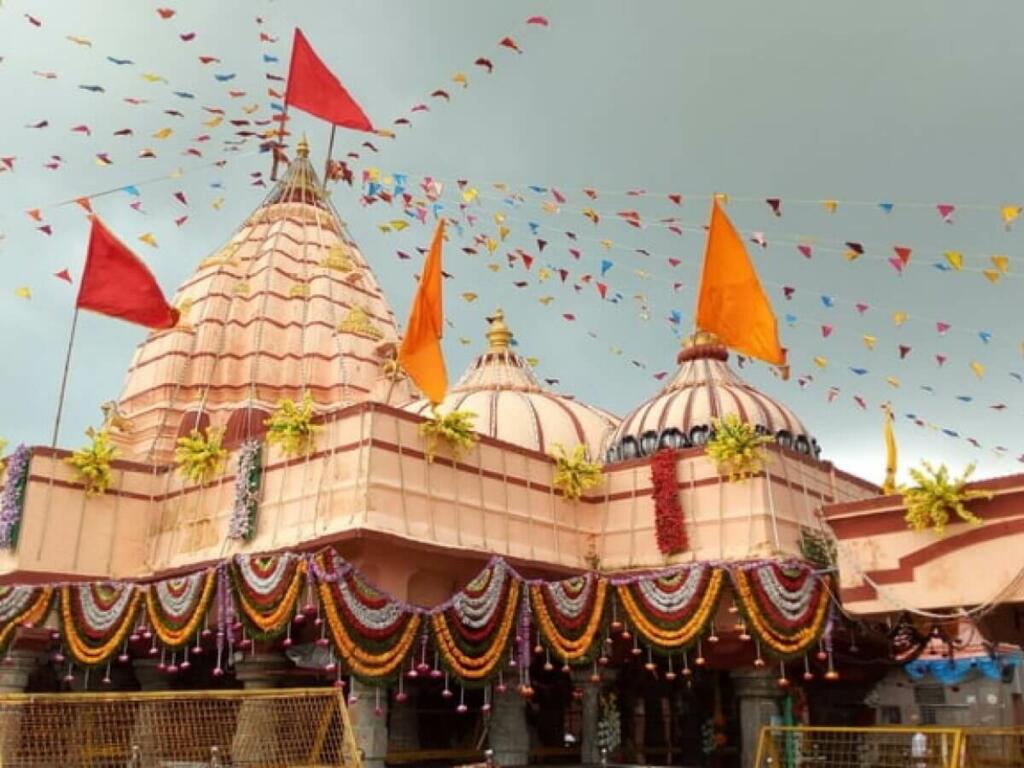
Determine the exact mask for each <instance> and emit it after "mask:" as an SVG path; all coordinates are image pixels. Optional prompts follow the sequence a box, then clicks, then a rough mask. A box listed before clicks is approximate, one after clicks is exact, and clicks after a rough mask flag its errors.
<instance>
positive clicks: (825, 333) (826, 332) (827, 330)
mask: <svg viewBox="0 0 1024 768" xmlns="http://www.w3.org/2000/svg"><path fill="white" fill-rule="evenodd" d="M821 335H822V337H823V338H826V339H827V338H828V337H829V336H831V335H832V326H831V325H823V326H821Z"/></svg>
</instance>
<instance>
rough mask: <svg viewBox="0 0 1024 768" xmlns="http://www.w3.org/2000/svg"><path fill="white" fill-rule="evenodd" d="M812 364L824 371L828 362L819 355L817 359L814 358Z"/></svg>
mask: <svg viewBox="0 0 1024 768" xmlns="http://www.w3.org/2000/svg"><path fill="white" fill-rule="evenodd" d="M814 364H815V365H816V366H818V367H819V368H821V369H823V370H824V368H825V366H827V365H828V360H826V359H825V358H824V357H821V356H820V355H819V356H818V357H816V358H814Z"/></svg>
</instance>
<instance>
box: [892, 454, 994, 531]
mask: <svg viewBox="0 0 1024 768" xmlns="http://www.w3.org/2000/svg"><path fill="white" fill-rule="evenodd" d="M921 465H922V466H921V468H920V469H911V470H910V477H911V478H912V479H913V480H914V482H915V483H916V485H914V486H910V487H903V488H901V489H900V492H901V493H902V494H903V505H904V506H905V507H906V508H907V512H906V514H905V515H904V519H905V520H906V521H907V526H908V527H909V528H910V530H912V531H923V530H925V529H926V528H931V529H932V530H933V531H935V533H937V534H939V535H942V534H944V533H945V532H946V523H948V522H949V519H950V516H951V514H953V515H956V516H957V517H958V518H959V519H960V520H963V521H964V522H966V523H971V524H972V525H981V523H982V522H983V521H982V519H981V518H980V517H978V516H977V515H975V514H974V513H973V512H971V511H970V510H969V509H967V507H966V503H967V502H968V501H973V500H975V499H991V498H992V494H991V493H989V492H988V491H977V490H973V489H969V488H967V487H966V486H967V480H968V478H970V476H971V475H972V474H973V473H974V464H968V465H967V468H966V469H964V472H963V474H962V475H960V477H957V478H953V477H951V476H950V472H949V469H948V468H947V467H946V465H945V464H940V465H939V467H938V469H936V468H935V467H933V466H932V465H931V464H929V463H928V462H927V461H922V462H921Z"/></svg>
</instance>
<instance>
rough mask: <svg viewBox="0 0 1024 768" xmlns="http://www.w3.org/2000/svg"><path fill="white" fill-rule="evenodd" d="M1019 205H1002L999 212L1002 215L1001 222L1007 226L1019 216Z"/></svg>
mask: <svg viewBox="0 0 1024 768" xmlns="http://www.w3.org/2000/svg"><path fill="white" fill-rule="evenodd" d="M1020 212H1021V207H1020V206H1019V205H1004V206H1003V207H1002V210H1001V211H1000V213H1001V214H1002V216H1003V224H1005V225H1006V226H1007V228H1009V226H1010V224H1012V223H1013V221H1014V219H1016V218H1017V217H1018V216H1020Z"/></svg>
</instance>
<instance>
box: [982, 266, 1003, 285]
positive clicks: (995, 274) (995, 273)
mask: <svg viewBox="0 0 1024 768" xmlns="http://www.w3.org/2000/svg"><path fill="white" fill-rule="evenodd" d="M981 274H983V275H984V276H985V277H986V278H987V279H988V281H989V282H990V283H993V284H994V283H998V282H999V278H1001V277H1002V276H1003V274H1002V273H1001V272H1000V271H999V270H998V269H983V270H981Z"/></svg>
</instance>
